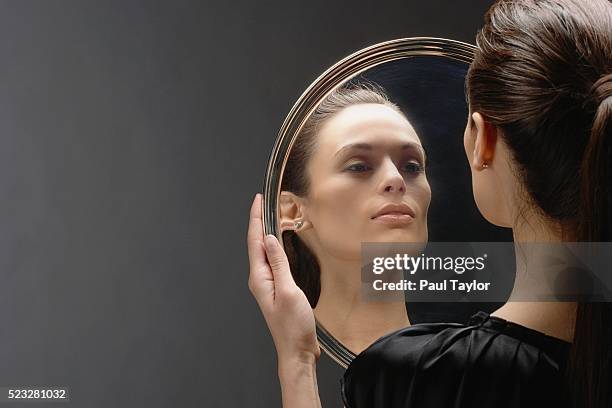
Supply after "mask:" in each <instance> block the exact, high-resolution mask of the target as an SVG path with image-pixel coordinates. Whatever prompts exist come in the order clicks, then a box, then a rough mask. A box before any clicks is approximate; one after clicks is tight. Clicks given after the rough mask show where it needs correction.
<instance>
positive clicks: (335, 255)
mask: <svg viewBox="0 0 612 408" xmlns="http://www.w3.org/2000/svg"><path fill="white" fill-rule="evenodd" d="M430 199H431V190H430V187H429V183H428V182H427V177H426V175H425V153H424V150H423V147H422V145H421V142H420V140H419V137H418V135H417V134H416V132H415V131H414V129H413V127H412V125H411V124H410V122H409V121H408V120H407V119H406V117H405V116H404V114H403V113H402V112H401V111H400V109H399V108H398V107H397V106H396V105H394V104H393V103H391V102H390V101H389V99H388V98H387V96H386V95H385V94H384V92H383V91H382V90H381V89H379V88H378V87H376V86H374V85H372V84H366V83H359V84H352V85H350V86H347V87H343V88H340V89H337V90H335V91H333V92H332V93H331V94H330V95H329V96H327V97H326V98H325V99H324V100H323V101H322V102H321V103H320V104H319V105H318V106H317V108H316V110H315V111H314V112H313V114H312V115H311V116H310V117H309V118H308V120H307V122H306V124H305V125H304V127H303V129H302V130H301V132H300V134H299V135H298V137H297V138H296V141H295V143H294V145H293V147H292V149H291V153H290V155H289V158H288V161H287V164H286V166H285V171H284V174H283V179H282V185H281V194H280V198H279V210H280V211H279V213H280V228H281V231H283V246H284V249H285V252H286V253H287V257H288V260H289V264H290V269H291V272H292V275H293V277H294V279H295V281H296V283H297V285H298V286H299V287H300V288H302V290H303V291H304V293H305V294H306V297H307V298H308V300H309V303H310V305H311V306H312V307H313V308H314V313H315V316H316V318H317V320H318V321H319V323H320V324H321V325H322V326H323V327H325V329H326V330H327V331H329V332H330V333H331V334H333V335H334V337H335V338H336V339H337V340H339V341H340V342H341V343H342V344H343V345H344V346H346V347H347V348H348V349H349V350H351V351H352V352H354V353H359V352H361V351H362V350H363V349H365V348H366V347H367V346H368V345H370V344H371V343H372V342H373V341H374V340H376V339H377V338H379V337H380V336H382V335H384V334H387V333H389V332H392V331H395V330H397V329H400V328H402V327H406V326H408V325H409V324H410V322H409V321H408V316H407V314H406V307H405V304H404V302H388V301H384V302H375V301H367V302H365V301H361V296H360V293H361V285H362V284H361V243H362V242H384V241H393V242H395V241H400V242H426V241H427V209H428V208H429V203H430ZM402 300H403V295H402Z"/></svg>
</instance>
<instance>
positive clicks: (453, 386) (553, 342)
mask: <svg viewBox="0 0 612 408" xmlns="http://www.w3.org/2000/svg"><path fill="white" fill-rule="evenodd" d="M570 346H571V344H570V343H568V342H565V341H563V340H560V339H557V338H554V337H550V336H547V335H545V334H543V333H540V332H538V331H535V330H532V329H529V328H527V327H524V326H521V325H518V324H516V323H512V322H509V321H506V320H504V319H502V318H499V317H495V316H490V315H489V314H488V313H485V312H478V313H476V314H475V315H473V316H472V318H471V319H470V321H469V323H468V324H467V325H465V324H458V323H431V324H417V325H414V326H410V327H407V328H405V329H401V330H399V331H396V332H394V333H391V334H388V335H386V336H384V337H381V338H380V339H378V340H377V341H376V342H375V343H373V344H372V345H371V346H370V347H368V348H367V349H366V350H364V351H363V352H361V353H360V354H359V355H358V356H357V357H356V358H355V359H354V360H353V361H352V362H351V364H350V365H349V367H348V369H347V370H346V372H345V374H344V376H343V378H342V379H341V386H342V398H343V401H344V405H345V407H347V408H365V407H367V408H374V407H385V408H393V407H402V408H429V407H448V408H480V407H492V408H493V407H494V408H502V407H512V408H514V407H521V408H525V407H565V406H567V404H568V402H567V398H566V394H565V391H566V388H567V387H566V386H564V385H563V374H564V370H565V363H566V360H567V357H568V353H569V349H570Z"/></svg>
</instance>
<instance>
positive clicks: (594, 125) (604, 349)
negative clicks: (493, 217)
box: [466, 0, 612, 407]
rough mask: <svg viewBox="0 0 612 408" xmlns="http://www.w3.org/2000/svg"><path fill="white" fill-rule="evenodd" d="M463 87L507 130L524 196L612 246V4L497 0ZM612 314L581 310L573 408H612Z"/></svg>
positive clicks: (601, 307) (575, 235) (581, 235)
mask: <svg viewBox="0 0 612 408" xmlns="http://www.w3.org/2000/svg"><path fill="white" fill-rule="evenodd" d="M476 42H477V47H478V49H477V51H476V53H475V58H474V61H473V63H472V65H471V67H470V70H469V72H468V75H467V78H466V85H467V88H466V89H467V93H468V99H469V103H470V111H471V112H479V113H480V114H481V115H482V116H483V117H484V118H485V120H487V121H488V122H489V123H491V124H492V125H495V126H497V127H498V128H499V129H501V130H502V132H500V135H501V137H502V139H503V142H504V143H505V145H506V146H507V147H508V149H509V151H510V152H511V155H512V161H513V165H514V168H515V169H516V171H517V173H518V174H519V179H520V181H521V185H522V187H523V190H524V191H525V192H526V193H527V197H528V198H529V201H530V202H531V204H532V205H533V207H535V208H537V209H538V210H539V212H540V213H541V214H543V215H544V216H545V217H548V218H550V219H551V220H554V221H556V222H560V223H562V224H563V225H564V227H566V228H564V230H565V231H567V232H568V233H569V234H568V237H569V238H570V240H575V241H612V185H611V184H612V183H610V177H612V4H611V3H610V2H609V1H608V0H500V1H498V2H496V3H495V4H494V5H493V6H492V7H491V9H490V10H489V11H488V12H487V14H486V15H485V25H484V27H483V28H482V30H481V31H480V32H479V33H478V35H477V37H476ZM611 327H612V307H611V305H610V303H597V304H593V303H591V304H580V305H579V307H578V313H577V321H576V329H575V337H574V346H573V351H572V356H571V359H570V363H569V365H568V367H569V370H570V375H571V378H572V385H571V387H572V394H573V399H574V403H575V405H576V406H581V407H604V406H605V407H609V406H612V390H611V389H612V387H611V386H610V385H611V384H610V382H611V381H612V376H611V373H610V371H611V370H612V351H611V350H610V348H609V344H610V343H611V342H612V329H611Z"/></svg>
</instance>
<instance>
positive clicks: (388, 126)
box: [306, 104, 431, 260]
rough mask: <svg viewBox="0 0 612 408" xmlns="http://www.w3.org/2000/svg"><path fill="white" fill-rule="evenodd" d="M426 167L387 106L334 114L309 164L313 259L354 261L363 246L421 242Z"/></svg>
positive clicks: (412, 136)
mask: <svg viewBox="0 0 612 408" xmlns="http://www.w3.org/2000/svg"><path fill="white" fill-rule="evenodd" d="M424 164H425V154H424V151H423V148H422V146H421V142H420V140H419V137H418V136H417V134H416V132H415V131H414V129H413V128H412V126H411V125H410V123H409V122H408V120H407V119H406V118H405V117H404V116H403V115H402V114H401V113H398V112H397V111H395V110H394V109H393V108H391V107H389V106H385V105H382V104H360V105H353V106H350V107H348V108H346V109H344V110H342V111H341V112H339V113H338V114H336V115H335V116H333V117H332V118H331V119H329V120H328V121H327V122H325V124H324V125H323V126H322V127H321V129H320V130H319V132H318V134H317V136H316V148H315V150H314V153H313V155H312V157H311V159H310V161H309V163H308V177H309V180H310V188H309V193H308V197H307V200H306V211H307V218H308V220H309V221H310V222H311V223H312V226H313V229H312V230H310V231H312V234H309V236H308V241H310V242H309V244H310V245H311V246H312V248H313V249H314V250H315V252H317V253H318V254H319V255H320V254H321V253H320V251H321V250H323V251H325V252H326V253H327V255H330V256H333V257H335V258H340V259H352V260H355V259H359V256H360V253H361V252H360V251H361V242H426V241H427V209H428V207H429V202H430V200H431V189H430V187H429V183H428V182H427V178H426V176H425V169H424ZM313 241H314V242H313Z"/></svg>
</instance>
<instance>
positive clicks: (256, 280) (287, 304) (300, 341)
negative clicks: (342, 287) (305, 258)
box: [247, 194, 321, 371]
mask: <svg viewBox="0 0 612 408" xmlns="http://www.w3.org/2000/svg"><path fill="white" fill-rule="evenodd" d="M261 206H262V197H261V194H257V195H256V196H255V199H254V200H253V205H252V207H251V216H250V220H249V231H248V234H247V244H248V250H249V264H250V274H249V289H250V290H251V293H252V294H253V296H255V299H256V300H257V303H258V304H259V308H260V309H261V311H262V313H263V315H264V318H265V320H266V323H267V324H268V328H269V329H270V332H271V333H272V338H273V340H274V345H275V346H276V352H277V354H278V362H279V370H280V371H283V370H284V369H285V367H289V366H290V365H291V366H293V365H294V364H295V363H298V364H305V365H314V363H315V362H316V361H317V360H318V358H319V356H320V355H321V351H320V349H319V345H318V342H317V335H316V329H315V318H314V313H313V311H312V308H311V307H310V304H309V303H308V299H307V298H306V295H305V294H304V292H303V291H302V290H301V289H300V288H299V287H298V286H297V285H296V284H295V281H294V280H293V276H291V270H290V269H289V261H288V260H287V255H286V254H285V251H284V250H283V248H282V247H281V245H280V243H279V242H278V240H277V239H276V237H275V236H274V235H268V236H266V237H264V234H263V223H262V218H261V213H262V208H261Z"/></svg>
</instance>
